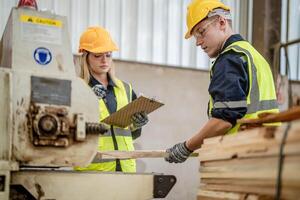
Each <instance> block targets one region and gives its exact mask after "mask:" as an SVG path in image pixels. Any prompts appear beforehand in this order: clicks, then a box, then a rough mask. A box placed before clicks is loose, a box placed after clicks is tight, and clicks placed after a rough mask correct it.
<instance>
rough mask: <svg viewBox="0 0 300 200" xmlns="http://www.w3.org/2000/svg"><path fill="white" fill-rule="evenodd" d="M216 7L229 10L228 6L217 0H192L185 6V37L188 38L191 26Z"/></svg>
mask: <svg viewBox="0 0 300 200" xmlns="http://www.w3.org/2000/svg"><path fill="white" fill-rule="evenodd" d="M216 8H222V9H224V10H228V11H230V7H228V6H226V5H224V4H223V3H221V2H220V1H218V0H193V1H192V2H191V3H190V4H189V5H188V8H187V15H186V24H187V28H188V30H187V32H186V34H185V39H188V38H190V37H191V31H192V30H193V28H194V27H195V26H196V25H197V24H198V23H199V22H201V21H202V20H203V19H205V18H206V17H207V15H208V13H209V12H210V11H212V10H213V9H216Z"/></svg>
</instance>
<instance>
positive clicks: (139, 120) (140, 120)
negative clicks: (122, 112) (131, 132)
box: [131, 112, 149, 129]
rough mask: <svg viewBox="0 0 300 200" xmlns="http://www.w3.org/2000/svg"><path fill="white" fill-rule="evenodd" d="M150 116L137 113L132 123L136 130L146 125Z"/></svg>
mask: <svg viewBox="0 0 300 200" xmlns="http://www.w3.org/2000/svg"><path fill="white" fill-rule="evenodd" d="M148 121H149V120H148V116H147V113H145V112H139V113H135V114H133V115H132V116H131V122H132V124H133V127H134V129H138V128H141V127H142V126H144V125H145V124H147V123H148Z"/></svg>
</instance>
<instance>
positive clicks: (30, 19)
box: [20, 15, 62, 27]
mask: <svg viewBox="0 0 300 200" xmlns="http://www.w3.org/2000/svg"><path fill="white" fill-rule="evenodd" d="M20 20H21V22H27V23H33V24H38V25H45V26H55V27H62V21H60V20H55V19H49V18H42V17H37V16H29V15H21V16H20Z"/></svg>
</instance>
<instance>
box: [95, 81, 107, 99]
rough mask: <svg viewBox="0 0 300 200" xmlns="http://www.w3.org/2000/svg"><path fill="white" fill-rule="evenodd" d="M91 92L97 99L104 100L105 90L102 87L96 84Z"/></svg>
mask: <svg viewBox="0 0 300 200" xmlns="http://www.w3.org/2000/svg"><path fill="white" fill-rule="evenodd" d="M92 90H93V91H94V93H95V94H96V96H97V97H98V99H104V98H105V96H106V88H105V87H104V86H103V85H100V84H97V85H95V86H94V87H93V88H92Z"/></svg>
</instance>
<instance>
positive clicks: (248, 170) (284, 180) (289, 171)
mask: <svg viewBox="0 0 300 200" xmlns="http://www.w3.org/2000/svg"><path fill="white" fill-rule="evenodd" d="M298 117H299V115H298ZM285 132H286V133H287V137H286V138H285V137H284V134H285ZM284 138H285V145H284V146H283V151H282V152H283V153H282V154H283V162H282V163H283V165H282V166H283V168H282V170H281V172H282V173H281V174H282V175H281V179H280V180H281V182H280V183H281V187H278V188H281V189H280V192H281V193H280V196H281V199H300V121H293V122H290V123H284V124H282V126H280V127H277V128H275V127H262V128H255V129H251V130H246V131H242V132H239V133H238V134H236V135H226V136H218V137H214V138H209V139H206V140H204V143H203V145H202V147H201V148H200V149H199V150H198V153H199V159H200V178H201V181H200V190H199V192H198V199H201V200H202V199H248V200H250V199H274V198H275V196H276V192H277V190H276V188H277V180H278V170H279V167H278V166H279V164H278V163H279V158H280V156H279V155H280V153H279V152H280V146H281V143H282V141H283V139H284Z"/></svg>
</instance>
